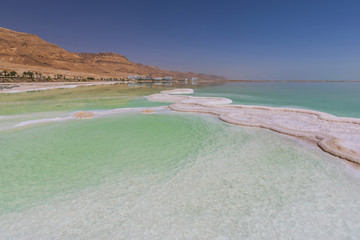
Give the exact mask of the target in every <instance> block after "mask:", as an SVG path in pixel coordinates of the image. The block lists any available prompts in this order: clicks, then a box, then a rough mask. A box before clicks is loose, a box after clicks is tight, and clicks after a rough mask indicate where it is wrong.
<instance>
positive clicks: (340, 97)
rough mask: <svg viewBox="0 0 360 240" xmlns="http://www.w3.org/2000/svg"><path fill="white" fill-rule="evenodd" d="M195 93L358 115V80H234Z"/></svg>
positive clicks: (271, 104)
mask: <svg viewBox="0 0 360 240" xmlns="http://www.w3.org/2000/svg"><path fill="white" fill-rule="evenodd" d="M195 95H196V96H218V97H226V98H230V99H231V100H233V102H234V104H245V105H262V106H273V107H295V108H306V109H312V110H317V111H321V112H327V113H330V114H333V115H336V116H343V117H355V118H360V83H357V82H356V83H352V82H340V83H339V82H333V83H332V82H323V83H319V82H311V83H305V82H300V83H299V82H282V83H276V82H270V83H264V82H259V83H240V82H235V83H225V84H223V85H219V86H216V87H205V88H199V89H196V90H195Z"/></svg>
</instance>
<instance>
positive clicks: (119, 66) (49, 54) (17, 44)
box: [0, 27, 224, 80]
mask: <svg viewBox="0 0 360 240" xmlns="http://www.w3.org/2000/svg"><path fill="white" fill-rule="evenodd" d="M1 70H9V71H16V72H18V73H22V72H25V71H33V72H37V73H41V74H43V75H66V76H67V77H68V78H74V77H83V78H86V77H94V78H97V79H99V78H126V77H127V76H129V75H150V74H152V76H153V77H163V76H172V77H173V78H177V79H180V78H191V77H197V78H199V79H203V80H222V79H224V78H223V77H220V76H214V75H206V74H198V73H191V72H185V73H184V72H176V71H169V70H163V69H160V68H158V67H154V66H147V65H142V64H140V63H133V62H131V61H129V60H128V59H127V58H126V57H125V56H123V55H120V54H116V53H73V52H69V51H66V50H65V49H62V48H61V47H59V46H57V45H55V44H51V43H49V42H47V41H45V40H43V39H41V38H40V37H38V36H36V35H34V34H29V33H21V32H16V31H12V30H9V29H5V28H1V27H0V71H1Z"/></svg>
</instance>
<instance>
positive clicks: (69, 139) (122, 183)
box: [0, 88, 360, 239]
mask: <svg viewBox="0 0 360 240" xmlns="http://www.w3.org/2000/svg"><path fill="white" fill-rule="evenodd" d="M97 89H98V91H99V92H97V91H95V93H94V94H95V95H98V94H99V95H98V96H100V98H102V97H106V94H105V93H104V92H103V91H104V90H103V89H102V88H97ZM71 91H75V93H76V91H77V90H71ZM110 91H112V90H110ZM119 94H120V93H119ZM75 95H76V94H75ZM110 95H111V94H110ZM139 95H141V94H139ZM119 97H124V99H126V100H127V101H128V102H127V104H128V105H127V104H124V105H121V106H129V105H131V104H132V106H146V104H147V103H146V102H145V101H144V100H143V98H142V97H135V98H134V97H133V96H130V97H129V96H128V97H126V96H125V95H123V96H119ZM29 101H30V102H31V99H30V100H29ZM89 101H90V102H91V101H92V100H89ZM31 104H32V103H31ZM76 104H77V103H76V102H75V103H74V105H76ZM159 104H160V103H159ZM121 106H117V107H121ZM34 107H36V105H34ZM98 108H101V105H98ZM69 109H73V108H72V106H70V108H68V109H62V110H61V111H50V112H46V111H45V112H36V111H35V112H32V111H31V112H29V111H28V112H26V113H23V114H22V115H21V114H20V115H11V114H10V115H3V116H2V118H0V126H2V128H0V143H1V144H0V164H1V169H0V239H79V238H80V239H176V238H178V239H359V238H360V216H359V214H358V213H359V211H360V181H359V180H360V178H359V175H358V172H357V171H355V170H354V169H353V168H351V167H350V166H349V165H347V164H345V163H344V162H342V161H340V160H338V159H336V158H334V157H332V156H329V155H328V154H325V153H323V152H321V151H319V150H318V149H317V148H315V147H312V146H308V145H307V144H305V143H302V142H298V141H297V140H294V139H291V138H288V137H285V136H282V135H279V134H276V133H273V132H271V131H268V130H264V129H256V128H244V127H238V126H232V125H229V124H225V123H223V122H221V121H219V120H217V119H216V118H215V117H211V116H207V115H194V114H182V113H173V112H171V111H161V112H156V113H155V114H151V115H147V114H141V113H131V114H130V113H122V114H114V115H110V116H107V117H101V118H95V119H83V120H69V121H66V122H58V123H47V124H40V125H34V126H27V127H22V128H11V129H10V128H8V126H11V125H12V124H13V123H14V122H19V121H21V120H23V119H29V118H32V119H34V118H45V117H53V116H60V115H66V114H69V113H70V112H69ZM104 109H106V107H105V106H104ZM1 129H2V130H1Z"/></svg>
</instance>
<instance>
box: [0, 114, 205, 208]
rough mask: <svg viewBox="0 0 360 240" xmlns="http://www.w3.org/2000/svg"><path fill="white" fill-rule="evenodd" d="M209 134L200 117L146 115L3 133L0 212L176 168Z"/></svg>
mask: <svg viewBox="0 0 360 240" xmlns="http://www.w3.org/2000/svg"><path fill="white" fill-rule="evenodd" d="M205 137H210V135H209V132H207V127H206V126H204V125H202V124H201V123H199V122H198V121H192V120H191V119H189V118H186V117H173V116H172V115H164V116H163V115H144V114H137V115H131V114H124V115H121V116H112V117H108V118H105V119H90V120H80V121H79V120H78V121H76V120H75V121H71V122H64V123H59V124H48V125H45V126H40V127H32V128H27V129H23V130H15V131H11V132H7V133H5V134H2V135H0V142H1V143H2V144H1V145H0V159H1V160H0V163H1V169H0V183H1V185H0V195H1V196H2V197H1V201H0V206H1V209H0V213H1V212H4V211H5V212H6V211H11V210H15V209H17V208H22V207H24V206H27V205H29V204H30V205H31V204H32V203H34V202H35V201H37V200H41V199H44V198H46V197H50V196H53V195H55V194H57V193H59V192H63V191H69V190H75V189H79V188H83V187H86V186H91V185H94V184H99V183H101V182H102V181H104V179H105V178H107V177H109V176H111V175H114V174H119V173H121V172H124V171H126V172H128V173H129V172H132V173H134V174H145V173H146V174H149V173H152V172H156V171H166V170H168V169H172V168H174V167H175V166H176V165H177V164H179V163H180V162H181V161H182V160H183V159H185V158H186V157H187V156H188V155H189V154H190V153H194V152H196V151H197V149H198V147H200V146H201V144H202V142H203V141H204V140H205ZM174 139H175V140H174Z"/></svg>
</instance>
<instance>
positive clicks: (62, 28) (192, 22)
mask: <svg viewBox="0 0 360 240" xmlns="http://www.w3.org/2000/svg"><path fill="white" fill-rule="evenodd" d="M0 26H2V27H5V28H10V29H13V30H16V31H22V32H30V33H35V34H37V35H39V36H40V37H41V38H43V39H45V40H47V41H50V42H52V43H55V44H57V45H59V46H61V47H63V48H65V49H66V50H69V51H74V52H116V53H120V54H123V55H125V56H127V57H128V58H129V59H130V60H132V61H135V62H141V63H144V64H150V65H155V66H158V67H161V68H165V69H171V70H180V71H193V72H204V73H212V74H219V75H223V76H225V77H227V78H229V79H251V80H266V79H268V80H275V79H278V80H360V1H348V0H342V1H341V0H339V1H331V0H327V1H325V0H311V1H307V0H299V1H298V0H281V1H276V0H237V1H226V0H223V1H211V0H207V1H196V0H178V1H171V0H166V1H165V0H148V1H145V0H142V1H135V0H132V1H128V0H125V1H119V0H118V1H108V0H102V1H89V0H87V1H83V0H80V1H76V0H73V1H68V0H62V1H49V0H46V1H45V0H43V1H36V0H32V1H29V0H22V1H17V0H11V1H7V0H5V1H1V9H0Z"/></svg>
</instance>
